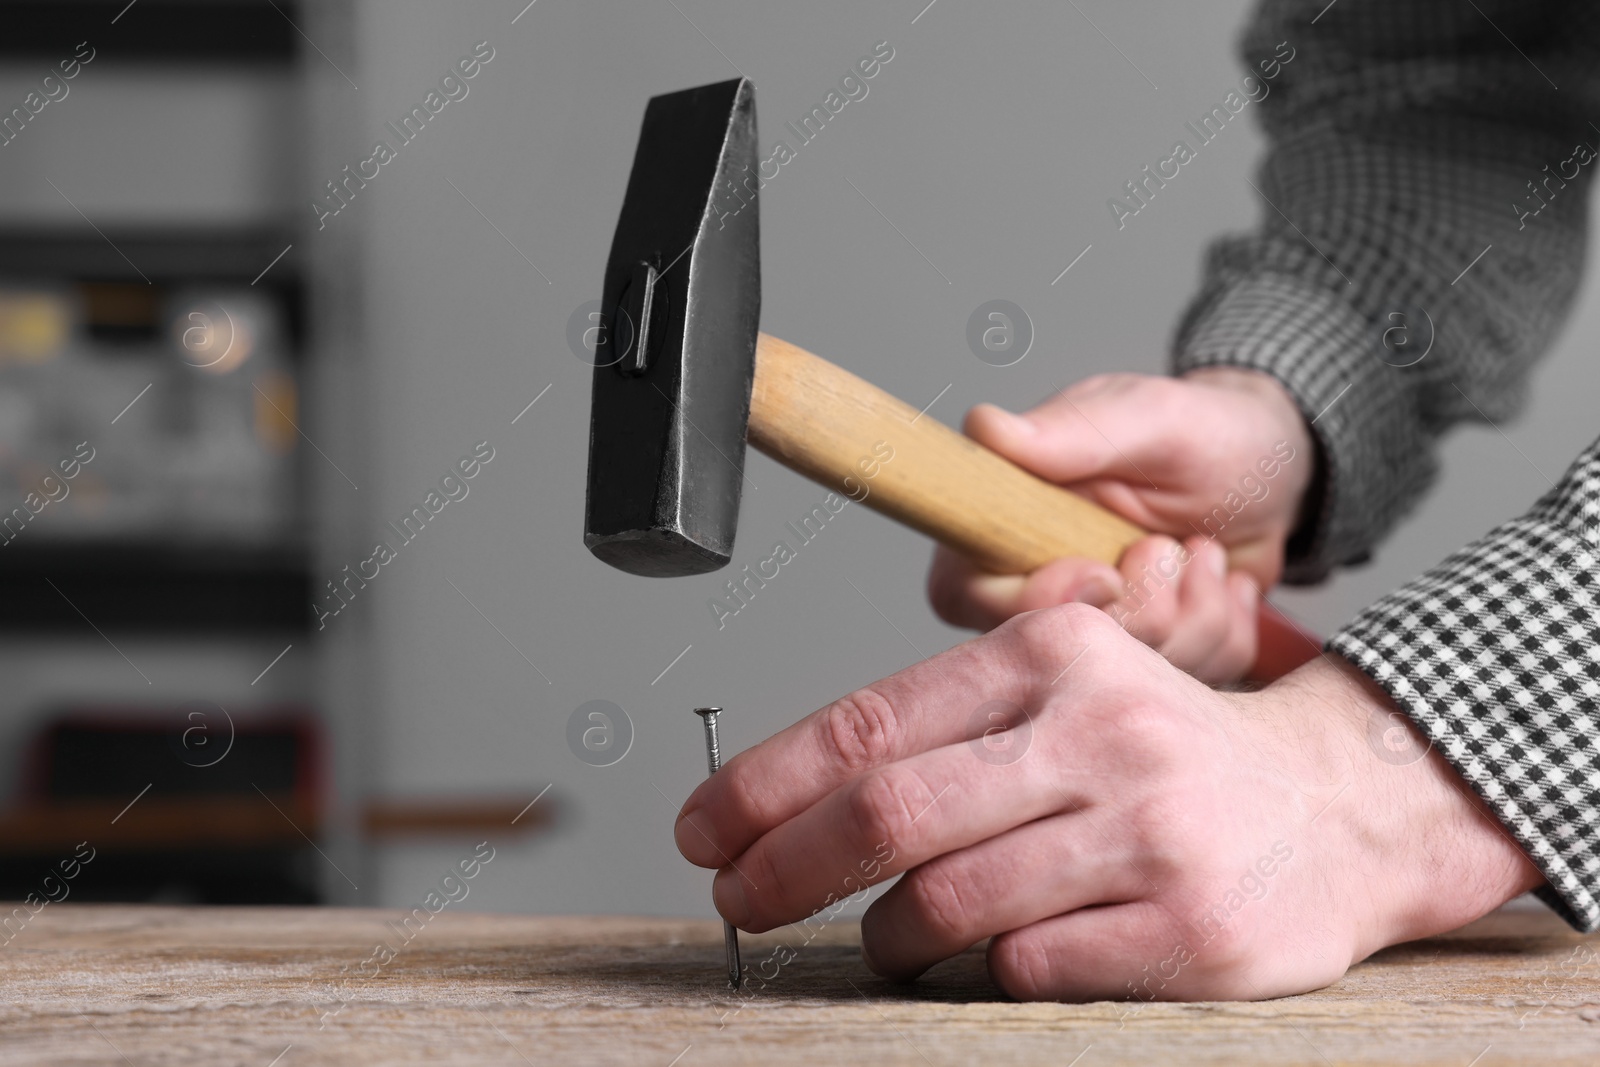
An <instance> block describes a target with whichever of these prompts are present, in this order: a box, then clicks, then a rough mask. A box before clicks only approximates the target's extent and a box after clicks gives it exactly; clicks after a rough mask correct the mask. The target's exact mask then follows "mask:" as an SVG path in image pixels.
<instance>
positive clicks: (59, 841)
mask: <svg viewBox="0 0 1600 1067" xmlns="http://www.w3.org/2000/svg"><path fill="white" fill-rule="evenodd" d="M273 805H277V807H276V808H274V806H273ZM119 816H120V817H119ZM319 829H320V823H319V822H318V819H317V814H316V812H314V811H312V810H310V809H307V808H305V807H304V806H302V805H299V804H297V803H296V802H295V800H294V798H293V797H292V796H291V795H289V794H282V795H280V796H278V797H276V798H273V800H272V803H270V804H269V803H267V802H266V801H265V800H264V799H263V798H262V797H260V796H256V795H254V794H252V795H250V796H241V795H238V794H226V793H223V794H217V795H215V796H189V797H183V798H178V799H173V798H159V797H145V798H143V799H142V800H139V801H138V802H137V803H134V804H131V805H130V804H128V802H127V801H125V800H121V799H118V800H115V801H98V800H84V801H55V802H53V803H49V804H32V805H28V806H25V807H18V808H12V809H10V810H8V811H3V812H0V842H3V844H0V855H33V854H37V853H48V852H52V851H54V852H61V853H62V854H63V855H69V854H70V853H71V850H72V848H73V846H74V845H75V844H76V843H77V842H79V841H88V842H90V843H91V844H92V845H93V846H94V847H95V848H96V849H118V850H150V849H168V848H195V847H202V846H215V847H229V848H243V847H261V846H266V845H296V846H298V845H303V844H305V842H306V839H307V837H310V838H313V839H314V838H315V837H316V836H317V832H318V830H319Z"/></svg>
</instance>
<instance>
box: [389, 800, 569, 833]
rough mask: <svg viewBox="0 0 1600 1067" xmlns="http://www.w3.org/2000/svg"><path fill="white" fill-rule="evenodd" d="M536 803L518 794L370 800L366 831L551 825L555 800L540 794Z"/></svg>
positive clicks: (523, 829)
mask: <svg viewBox="0 0 1600 1067" xmlns="http://www.w3.org/2000/svg"><path fill="white" fill-rule="evenodd" d="M535 799H537V801H538V802H537V803H532V804H530V803H529V802H528V797H526V796H523V795H521V794H518V795H516V796H503V797H494V796H490V797H474V796H455V795H450V796H433V797H403V798H399V799H385V800H369V801H367V804H366V807H365V808H363V809H362V812H361V831H362V833H363V835H365V836H366V837H369V838H388V839H394V838H441V837H443V838H452V837H476V836H478V835H479V834H490V833H493V834H495V835H497V836H500V837H505V836H508V835H518V834H530V833H535V832H538V831H541V830H545V829H548V828H549V827H550V826H552V825H554V823H555V820H556V811H557V807H556V801H555V799H554V798H552V797H547V796H545V795H544V794H542V793H541V794H539V796H538V797H537V798H535Z"/></svg>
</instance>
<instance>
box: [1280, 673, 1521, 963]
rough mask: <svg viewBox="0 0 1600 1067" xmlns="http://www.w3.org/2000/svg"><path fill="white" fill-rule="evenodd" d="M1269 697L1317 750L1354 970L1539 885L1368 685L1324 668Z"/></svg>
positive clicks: (1314, 793)
mask: <svg viewBox="0 0 1600 1067" xmlns="http://www.w3.org/2000/svg"><path fill="white" fill-rule="evenodd" d="M1262 696H1266V697H1269V699H1272V700H1274V701H1275V702H1276V703H1277V709H1276V710H1277V712H1278V714H1281V715H1285V716H1287V717H1288V719H1289V721H1291V722H1294V723H1296V724H1297V725H1298V726H1299V727H1300V728H1301V730H1302V731H1303V735H1304V736H1306V737H1309V738H1311V739H1312V741H1313V743H1312V744H1309V745H1306V746H1305V749H1306V752H1307V755H1308V757H1309V758H1310V760H1311V766H1310V767H1309V768H1308V771H1309V773H1308V774H1307V777H1308V778H1309V779H1310V780H1311V781H1310V782H1309V783H1308V785H1307V790H1308V793H1309V794H1310V795H1309V796H1308V806H1309V807H1310V810H1309V811H1308V813H1307V818H1308V819H1313V820H1314V826H1313V829H1314V830H1315V831H1316V839H1317V840H1318V842H1319V845H1320V846H1321V847H1323V848H1325V850H1326V851H1325V855H1326V856H1327V857H1328V862H1329V864H1330V868H1329V876H1330V878H1332V879H1335V880H1337V881H1338V882H1340V883H1341V885H1342V889H1343V899H1344V900H1346V901H1347V902H1348V903H1349V904H1350V905H1351V907H1352V929H1351V930H1350V939H1351V951H1352V955H1351V962H1352V963H1354V962H1355V961H1357V960H1360V959H1363V958H1365V957H1366V956H1368V955H1370V954H1371V953H1373V952H1376V951H1377V950H1378V949H1381V948H1383V947H1385V946H1387V945H1393V944H1397V943H1399V942H1402V941H1410V940H1414V939H1416V938H1420V937H1427V936H1430V935H1433V934H1438V933H1442V932H1445V931H1447V930H1454V929H1456V928H1457V927H1460V926H1462V925H1465V924H1466V923H1468V922H1471V921H1472V920H1474V919H1477V918H1479V917H1481V916H1483V915H1485V914H1487V913H1488V912H1490V911H1493V910H1494V909H1495V908H1497V907H1499V906H1500V905H1501V904H1503V903H1505V902H1506V901H1508V900H1510V899H1511V898H1513V897H1515V896H1518V895H1519V894H1521V893H1524V892H1527V891H1528V890H1530V889H1532V888H1534V887H1535V886H1537V885H1539V884H1541V883H1542V882H1543V881H1544V879H1543V876H1542V875H1541V874H1540V872H1539V870H1538V868H1537V867H1536V866H1535V865H1534V864H1533V862H1532V861H1531V860H1529V859H1528V857H1527V855H1526V854H1525V853H1524V852H1523V851H1522V849H1521V848H1520V847H1519V846H1518V845H1517V844H1516V843H1515V842H1514V841H1513V840H1512V839H1511V837H1510V835H1509V834H1507V833H1506V831H1505V829H1504V828H1503V827H1502V826H1501V825H1500V822H1499V820H1498V819H1496V818H1495V817H1494V815H1493V813H1492V812H1490V810H1489V809H1488V807H1487V806H1486V805H1485V804H1484V803H1483V801H1482V800H1481V799H1480V798H1479V797H1478V796H1477V795H1476V794H1474V793H1473V792H1472V790H1471V789H1470V788H1469V787H1468V786H1467V785H1466V783H1465V782H1464V781H1463V780H1462V779H1461V777H1460V776H1459V775H1458V774H1457V773H1456V772H1455V770H1454V768H1452V767H1451V766H1450V764H1449V762H1448V761H1447V760H1445V759H1444V757H1443V756H1442V755H1441V754H1440V753H1439V752H1438V751H1437V750H1436V749H1434V748H1433V747H1432V746H1431V744H1430V743H1429V741H1428V738H1427V737H1426V736H1425V735H1424V734H1423V733H1422V732H1421V731H1420V730H1418V729H1417V727H1416V725H1415V724H1414V723H1412V722H1411V721H1410V719H1409V718H1407V717H1406V716H1405V715H1404V713H1403V712H1401V711H1400V709H1399V707H1398V706H1397V705H1396V704H1395V702H1394V701H1393V700H1392V699H1391V698H1390V697H1389V695H1388V694H1387V693H1385V692H1384V690H1383V689H1382V688H1380V687H1379V686H1378V685H1377V684H1376V683H1375V682H1373V681H1372V679H1370V678H1369V677H1367V675H1366V674H1364V673H1363V672H1362V671H1360V670H1359V669H1357V668H1356V667H1355V666H1353V665H1352V664H1350V663H1349V662H1348V661H1347V660H1344V659H1343V658H1341V657H1339V656H1337V655H1332V654H1329V655H1326V656H1321V657H1318V658H1317V659H1315V660H1313V661H1312V662H1311V663H1308V664H1306V665H1305V666H1304V667H1302V668H1300V669H1299V670H1297V671H1295V672H1293V673H1292V674H1290V675H1288V676H1287V677H1285V678H1284V679H1282V680H1280V681H1279V682H1277V683H1274V684H1273V685H1272V686H1270V687H1268V689H1266V690H1264V691H1263V693H1262Z"/></svg>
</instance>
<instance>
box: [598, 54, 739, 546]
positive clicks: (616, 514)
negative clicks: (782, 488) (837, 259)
mask: <svg viewBox="0 0 1600 1067" xmlns="http://www.w3.org/2000/svg"><path fill="white" fill-rule="evenodd" d="M756 163H757V156H756V113H755V87H754V86H753V85H752V84H751V83H750V82H749V80H747V79H744V78H739V79H736V80H734V81H726V82H719V83H717V84H715V85H704V86H700V87H699V88H695V89H686V90H684V91H682V92H678V93H669V94H667V95H665V96H657V97H655V98H653V99H652V100H651V101H650V104H649V106H648V107H647V108H646V109H645V113H644V126H643V128H642V129H641V130H640V133H639V147H638V149H637V150H636V151H635V153H634V157H633V172H632V174H631V175H630V176H629V178H628V192H627V195H626V197H625V198H624V199H623V202H622V216H621V218H619V219H618V220H617V231H616V234H615V236H614V237H613V238H612V239H611V258H610V260H608V261H607V263H606V280H605V292H604V296H603V298H602V306H603V311H602V314H603V316H604V321H603V322H602V324H601V325H602V330H601V332H600V335H599V337H598V340H597V343H596V345H595V369H594V393H593V401H592V406H591V409H590V421H589V496H588V507H587V509H586V516H585V524H584V534H583V543H584V544H586V545H588V546H589V550H590V551H591V552H593V553H594V554H595V555H596V556H598V557H599V558H600V559H602V560H604V561H605V562H606V563H609V564H611V565H612V566H613V567H617V568H619V569H621V570H625V571H629V572H631V573H633V574H644V575H650V576H653V577H672V576H675V575H685V574H699V573H702V572H704V571H709V570H715V569H716V568H718V567H721V566H722V565H723V564H725V563H727V562H728V560H729V558H730V557H731V556H732V554H733V537H734V530H735V528H736V526H737V523H738V517H739V491H740V487H741V483H742V481H743V479H744V450H745V428H746V424H747V422H748V421H749V417H750V384H751V380H752V378H753V377H754V373H755V350H756V330H757V327H758V323H759V320H760V312H761V259H760V226H759V222H758V219H757V215H756V200H755V195H756V194H755V189H756V186H757V185H758V182H757V181H756V177H755V176H756Z"/></svg>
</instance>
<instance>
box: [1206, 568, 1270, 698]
mask: <svg viewBox="0 0 1600 1067" xmlns="http://www.w3.org/2000/svg"><path fill="white" fill-rule="evenodd" d="M1228 602H1229V608H1228V612H1229V621H1228V637H1227V639H1226V640H1225V641H1223V643H1222V646H1221V647H1220V648H1218V649H1217V650H1216V652H1214V653H1213V654H1212V658H1211V663H1210V665H1209V670H1208V671H1207V672H1206V673H1205V674H1199V675H1196V677H1198V678H1199V679H1200V680H1201V681H1202V682H1205V683H1206V684H1208V685H1221V684H1223V683H1226V682H1236V681H1238V680H1239V679H1240V678H1242V677H1244V674H1245V672H1246V671H1248V670H1249V669H1250V665H1251V664H1253V663H1255V661H1256V651H1257V648H1258V645H1259V642H1260V635H1259V632H1258V630H1259V625H1260V623H1259V611H1260V604H1261V593H1260V592H1259V591H1257V589H1256V585H1255V583H1254V582H1252V581H1251V580H1250V576H1249V575H1246V574H1230V575H1228Z"/></svg>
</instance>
